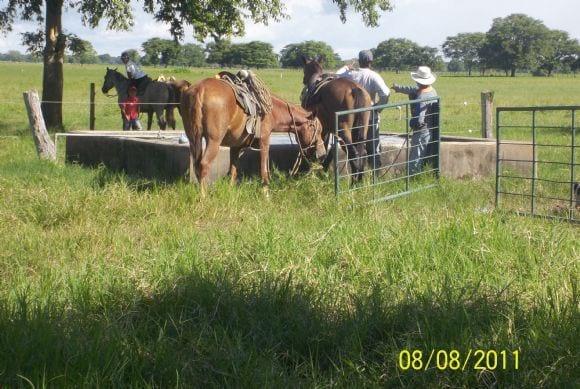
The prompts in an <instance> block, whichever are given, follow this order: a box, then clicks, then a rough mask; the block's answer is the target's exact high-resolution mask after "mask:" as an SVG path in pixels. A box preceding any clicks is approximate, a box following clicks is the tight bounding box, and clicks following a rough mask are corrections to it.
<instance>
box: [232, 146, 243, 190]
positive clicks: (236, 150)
mask: <svg viewBox="0 0 580 389" xmlns="http://www.w3.org/2000/svg"><path fill="white" fill-rule="evenodd" d="M240 150H241V148H240V147H230V184H231V185H234V184H235V183H236V182H237V180H238V162H239V161H240Z"/></svg>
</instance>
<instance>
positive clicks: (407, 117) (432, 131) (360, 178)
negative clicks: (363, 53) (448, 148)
mask: <svg viewBox="0 0 580 389" xmlns="http://www.w3.org/2000/svg"><path fill="white" fill-rule="evenodd" d="M420 106H422V107H421V109H419V107H420ZM440 107H441V104H440V99H439V98H438V97H437V98H426V99H419V100H412V101H407V102H401V103H394V104H385V105H381V106H373V107H369V108H361V109H355V110H349V111H341V112H336V114H335V131H334V134H333V142H332V144H333V150H332V151H331V153H333V154H332V155H333V157H334V164H333V166H334V189H335V192H336V195H337V196H338V195H341V194H347V193H349V194H354V193H356V195H357V200H358V201H365V200H367V201H382V200H390V199H394V198H397V197H401V196H405V195H408V194H410V193H413V192H417V191H421V190H425V189H428V188H432V187H434V186H436V185H437V184H438V182H439V175H440V163H439V154H440V153H439V147H440V121H439V117H440ZM365 112H368V113H370V120H369V126H368V134H367V138H366V139H359V140H356V141H353V143H352V145H353V146H354V147H357V146H359V145H362V146H364V150H365V153H366V155H364V154H363V157H359V158H357V157H355V156H353V155H352V152H351V153H349V150H348V145H347V144H345V142H344V140H343V138H344V136H343V135H344V132H343V131H344V130H343V129H342V128H340V123H341V120H342V119H345V118H346V117H347V116H348V115H353V114H355V115H356V114H360V113H365ZM413 112H415V114H413ZM361 127H362V124H361V123H360V122H356V121H355V125H354V126H353V128H352V131H353V132H355V131H356V130H358V129H360V128H361ZM363 161H364V163H363V168H362V173H361V174H356V172H354V171H353V169H352V166H351V164H352V163H353V162H354V163H359V164H360V163H361V162H363Z"/></svg>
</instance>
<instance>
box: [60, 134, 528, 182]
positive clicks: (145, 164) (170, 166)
mask: <svg viewBox="0 0 580 389" xmlns="http://www.w3.org/2000/svg"><path fill="white" fill-rule="evenodd" d="M182 134H183V133H181V132H175V131H165V132H114V131H109V132H107V131H100V132H95V131H78V132H72V133H67V134H66V151H65V155H66V161H67V162H69V163H78V164H81V165H83V166H88V167H96V166H99V165H101V164H102V165H104V166H106V167H107V168H109V169H111V170H114V171H123V172H125V173H127V174H129V175H136V176H140V177H144V178H155V179H161V180H165V181H174V180H177V179H181V178H184V177H186V175H187V172H188V169H189V146H188V144H187V142H186V143H185V144H181V143H179V142H178V139H179V137H180V135H182ZM441 140H442V142H441V148H440V153H441V156H440V157H441V173H442V175H443V176H445V177H450V178H480V177H487V176H490V175H493V174H495V158H496V143H495V140H493V139H490V140H488V139H478V138H465V137H449V136H442V137H441ZM270 143H271V146H270V164H271V166H275V167H276V168H277V169H278V170H280V171H283V172H284V171H286V172H288V171H290V170H291V169H292V167H293V166H294V162H295V160H296V157H297V155H298V146H297V145H296V144H295V143H294V141H293V139H291V138H290V137H289V136H288V135H285V134H284V135H278V134H275V135H273V136H272V139H271V142H270ZM508 146H509V147H508ZM405 147H406V142H405V139H404V138H403V137H400V136H397V135H382V136H381V142H380V148H381V154H382V155H381V159H382V163H383V166H388V165H389V164H392V163H393V162H404V161H405V160H406V152H405V151H404V148H405ZM502 150H503V152H502V154H503V156H502V157H503V158H509V159H511V160H521V161H531V160H533V158H532V157H533V149H532V146H530V145H525V144H511V145H505V146H503V147H502ZM399 151H402V152H399ZM340 154H341V155H339V159H345V156H344V155H343V154H342V151H341V152H340ZM229 161H230V155H229V148H227V147H221V148H220V152H219V154H218V156H217V158H216V160H215V163H214V164H213V165H212V168H211V173H210V181H215V180H216V179H218V178H220V177H223V176H226V175H227V173H228V169H229ZM504 164H506V165H507V164H508V163H507V162H506V163H504ZM510 164H511V167H513V168H514V169H515V170H518V171H521V172H522V173H529V172H530V171H531V170H532V169H531V163H530V162H510ZM402 166H403V168H404V167H405V165H404V164H403V165H402ZM302 168H303V169H304V168H305V166H303V167H302ZM239 173H240V176H242V177H243V176H252V175H259V151H258V150H254V149H248V150H246V151H245V152H243V154H242V155H241V157H240V169H239Z"/></svg>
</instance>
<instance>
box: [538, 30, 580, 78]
mask: <svg viewBox="0 0 580 389" xmlns="http://www.w3.org/2000/svg"><path fill="white" fill-rule="evenodd" d="M577 52H578V41H577V40H576V39H570V36H569V35H568V33H567V32H565V31H560V30H550V31H549V32H548V34H547V37H546V40H545V42H544V44H543V45H542V50H541V51H540V53H539V54H538V57H539V58H538V62H539V63H538V64H539V69H541V70H543V71H545V72H546V75H547V76H548V77H550V76H551V75H552V73H553V71H554V70H555V69H558V68H560V69H562V68H563V67H565V66H566V65H570V63H572V62H573V60H574V59H575V54H576V53H577Z"/></svg>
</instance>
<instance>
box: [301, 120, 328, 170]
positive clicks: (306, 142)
mask: <svg viewBox="0 0 580 389" xmlns="http://www.w3.org/2000/svg"><path fill="white" fill-rule="evenodd" d="M296 133H297V135H298V138H299V141H300V147H301V148H302V152H303V153H304V155H305V156H306V158H307V159H309V160H311V161H313V160H315V159H317V160H318V161H319V162H322V160H324V159H325V158H326V147H324V140H323V138H322V124H321V123H320V120H318V118H317V117H316V115H315V114H314V113H312V112H308V113H307V115H306V121H305V122H304V123H302V125H300V126H298V128H297V129H296Z"/></svg>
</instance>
